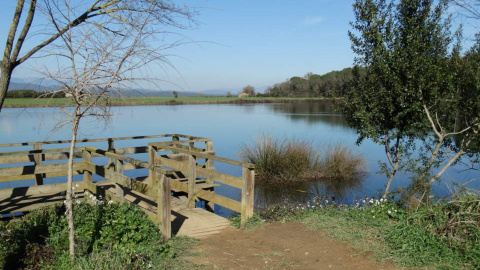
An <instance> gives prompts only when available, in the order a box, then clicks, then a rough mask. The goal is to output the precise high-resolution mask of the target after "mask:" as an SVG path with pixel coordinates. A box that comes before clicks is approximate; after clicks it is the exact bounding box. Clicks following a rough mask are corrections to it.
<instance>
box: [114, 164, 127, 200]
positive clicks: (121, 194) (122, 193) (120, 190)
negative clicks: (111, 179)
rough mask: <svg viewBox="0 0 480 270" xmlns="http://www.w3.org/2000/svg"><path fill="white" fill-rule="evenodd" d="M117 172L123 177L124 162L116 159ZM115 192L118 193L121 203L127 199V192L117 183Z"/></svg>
mask: <svg viewBox="0 0 480 270" xmlns="http://www.w3.org/2000/svg"><path fill="white" fill-rule="evenodd" d="M115 171H116V172H117V173H119V174H122V175H123V162H122V161H121V160H118V159H115ZM115 192H116V193H117V197H118V199H119V202H120V203H122V202H123V201H124V197H125V191H124V190H123V187H122V185H119V184H117V183H115Z"/></svg>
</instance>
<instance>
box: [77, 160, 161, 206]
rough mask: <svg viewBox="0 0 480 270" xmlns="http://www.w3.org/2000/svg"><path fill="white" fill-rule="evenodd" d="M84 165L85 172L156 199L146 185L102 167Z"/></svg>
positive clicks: (89, 164) (153, 192)
mask: <svg viewBox="0 0 480 270" xmlns="http://www.w3.org/2000/svg"><path fill="white" fill-rule="evenodd" d="M85 164H86V170H88V171H90V172H92V173H95V174H98V175H100V176H102V177H104V178H106V179H108V180H110V181H112V182H115V183H117V184H120V185H122V186H124V187H126V188H128V189H131V190H135V191H137V192H140V193H142V194H145V195H147V196H150V197H152V198H156V196H157V194H156V192H155V191H154V189H153V188H152V187H151V186H149V185H147V184H144V183H142V182H139V181H136V180H135V179H133V178H130V177H127V176H125V175H122V174H119V173H116V172H114V171H110V170H107V169H105V167H103V166H96V165H95V164H92V163H85Z"/></svg>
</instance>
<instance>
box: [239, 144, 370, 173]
mask: <svg viewBox="0 0 480 270" xmlns="http://www.w3.org/2000/svg"><path fill="white" fill-rule="evenodd" d="M239 156H240V159H241V160H243V161H245V162H250V163H253V164H255V170H256V173H257V174H258V176H257V179H258V180H259V181H264V182H268V181H274V182H279V181H284V182H293V181H306V180H321V179H326V178H328V179H334V180H339V181H350V180H354V179H357V178H358V177H359V176H360V175H361V174H362V173H363V172H364V171H365V164H366V162H365V159H364V158H363V157H362V156H360V155H358V154H355V153H354V152H353V151H352V150H350V149H348V148H347V147H346V146H343V145H338V144H337V145H334V146H329V147H328V150H327V151H326V152H325V154H324V155H321V154H320V151H318V150H315V149H314V147H313V146H312V143H311V142H309V141H306V140H301V139H293V138H286V139H283V140H279V139H277V138H273V137H272V136H267V135H263V136H259V137H257V138H256V140H255V142H254V143H253V144H250V145H248V144H245V145H244V146H243V147H242V148H241V149H240V152H239Z"/></svg>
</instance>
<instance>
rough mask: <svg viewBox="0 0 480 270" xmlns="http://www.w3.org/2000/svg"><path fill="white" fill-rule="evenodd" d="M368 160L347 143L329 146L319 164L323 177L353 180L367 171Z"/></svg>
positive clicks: (318, 167) (343, 180)
mask: <svg viewBox="0 0 480 270" xmlns="http://www.w3.org/2000/svg"><path fill="white" fill-rule="evenodd" d="M365 168H366V160H365V158H363V157H362V156H360V155H358V154H356V153H355V152H354V151H353V150H352V149H349V148H347V146H345V145H341V144H334V145H333V146H332V145H330V146H328V149H327V152H326V153H325V154H324V156H323V157H322V159H321V161H320V162H319V164H318V166H317V170H318V171H319V172H320V173H321V174H322V177H323V178H330V179H336V180H339V181H342V182H351V181H353V180H355V179H357V178H358V177H359V176H360V175H362V174H363V173H364V172H365Z"/></svg>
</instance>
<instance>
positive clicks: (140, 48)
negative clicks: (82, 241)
mask: <svg viewBox="0 0 480 270" xmlns="http://www.w3.org/2000/svg"><path fill="white" fill-rule="evenodd" d="M72 2H74V1H72ZM72 2H71V1H69V0H52V1H49V2H48V4H46V5H45V9H44V10H43V11H44V12H45V14H46V15H47V17H48V19H49V21H50V22H51V24H52V25H54V26H55V28H56V29H58V31H59V33H61V34H60V35H59V42H56V43H55V44H52V46H51V47H50V48H49V50H46V51H45V52H46V55H47V56H46V57H50V58H53V59H54V61H52V62H54V63H57V66H56V67H55V69H44V70H42V71H41V72H42V73H43V74H44V76H45V77H47V78H50V79H53V80H55V81H56V82H57V83H59V84H61V85H62V88H61V89H60V90H58V91H62V92H64V93H65V94H66V96H69V97H71V98H72V102H73V109H72V108H62V109H61V110H62V111H63V112H64V113H65V114H66V115H67V116H68V117H67V118H66V120H65V121H63V122H61V123H59V124H58V126H57V128H60V127H62V126H65V125H71V128H72V129H71V130H72V136H71V144H70V151H69V160H68V180H67V182H68V184H67V192H66V214H67V220H68V228H69V241H70V246H69V250H70V255H71V256H72V258H74V255H75V245H74V221H73V200H72V197H73V196H72V175H73V150H74V148H75V142H76V139H77V133H78V130H79V125H80V121H81V119H82V118H84V117H87V116H94V117H99V118H108V116H110V113H109V111H108V110H109V108H108V106H107V103H106V100H107V99H108V97H109V94H108V93H109V92H113V91H118V90H119V89H121V88H125V87H131V86H132V85H135V84H137V82H138V81H144V80H148V81H150V82H155V79H154V78H148V77H146V76H145V75H143V74H145V73H144V72H143V71H144V70H143V68H144V67H146V66H148V65H150V64H155V63H157V64H160V65H162V66H165V65H167V66H168V65H170V63H169V62H168V59H167V58H166V54H165V53H164V51H165V50H166V49H168V48H171V47H173V46H178V45H180V44H182V42H174V43H170V44H168V45H164V46H157V47H155V45H154V44H158V42H156V40H155V39H156V36H157V35H158V34H159V33H162V34H165V33H166V32H165V31H166V30H165V29H161V28H160V29H159V28H158V26H161V25H169V26H175V27H177V28H178V27H180V28H182V27H183V25H182V24H180V23H179V22H177V21H176V20H185V21H184V22H190V15H191V14H190V13H188V12H186V11H185V10H184V9H179V8H177V7H176V6H174V5H167V4H166V3H163V2H160V1H121V0H118V1H109V2H108V3H109V4H111V8H112V9H113V10H116V8H115V6H116V5H117V4H121V6H119V8H121V12H113V14H112V13H108V16H104V17H102V19H101V20H97V22H96V23H85V24H82V25H80V26H76V27H71V26H69V25H70V24H71V22H72V21H74V20H75V18H77V15H76V13H77V12H76V9H75V6H72ZM99 2H101V1H96V3H95V5H94V6H96V5H98V4H99ZM75 4H76V2H75ZM101 8H102V9H103V5H102V6H101ZM65 27H67V30H66V31H63V30H62V29H64V28H65ZM162 37H164V36H162ZM53 59H52V60H53ZM139 70H140V71H142V72H139ZM135 74H140V75H139V76H136V75H135Z"/></svg>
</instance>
